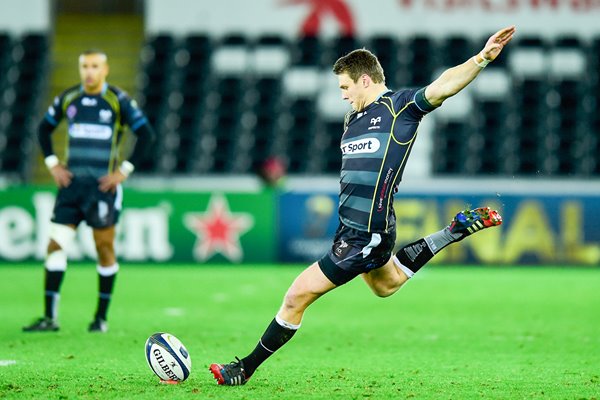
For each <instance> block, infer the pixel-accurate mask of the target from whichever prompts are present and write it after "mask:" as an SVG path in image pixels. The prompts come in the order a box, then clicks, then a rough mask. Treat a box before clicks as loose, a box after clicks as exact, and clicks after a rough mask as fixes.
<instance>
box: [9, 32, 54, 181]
mask: <svg viewBox="0 0 600 400" xmlns="http://www.w3.org/2000/svg"><path fill="white" fill-rule="evenodd" d="M47 67H48V40H47V38H46V36H45V35H41V34H33V33H31V34H24V35H23V36H20V37H12V36H11V35H9V34H6V33H0V89H1V93H2V96H1V98H0V171H1V172H2V174H5V175H9V176H12V177H14V178H18V179H26V178H27V177H28V176H29V173H30V170H29V169H30V167H31V164H32V163H31V162H29V160H30V159H31V154H34V151H33V150H34V146H35V143H36V142H35V129H36V127H37V121H38V119H39V112H40V107H43V105H42V104H41V102H40V97H42V96H40V95H39V93H40V92H43V90H41V89H42V87H43V84H44V83H45V82H44V77H45V76H46V74H47Z"/></svg>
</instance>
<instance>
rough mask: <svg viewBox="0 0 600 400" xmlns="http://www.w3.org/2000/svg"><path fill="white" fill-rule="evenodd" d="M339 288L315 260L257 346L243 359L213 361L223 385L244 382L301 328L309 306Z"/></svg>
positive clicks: (286, 299)
mask: <svg viewBox="0 0 600 400" xmlns="http://www.w3.org/2000/svg"><path fill="white" fill-rule="evenodd" d="M334 288H336V285H335V284H333V283H332V282H331V281H330V280H329V279H328V278H327V277H326V276H325V275H324V274H323V272H322V271H321V268H320V267H319V265H318V263H313V264H312V265H311V266H310V267H308V268H307V269H305V270H304V271H303V272H302V273H301V274H300V275H298V277H297V278H296V279H295V280H294V282H293V283H292V285H291V286H290V288H289V289H288V291H287V293H286V294H285V297H284V299H283V304H282V306H281V308H280V309H279V312H278V313H277V315H276V316H275V318H274V319H273V320H272V321H271V323H270V324H269V326H268V327H267V329H266V331H265V333H263V335H262V337H261V338H260V340H259V341H258V344H257V345H256V347H255V348H254V350H253V351H252V352H251V353H250V354H248V355H247V356H246V357H244V358H242V359H241V360H240V359H239V358H237V357H236V361H233V362H231V363H229V364H211V365H210V368H209V370H210V371H211V372H212V374H213V376H214V377H215V379H216V380H217V383H218V384H219V385H230V386H234V385H243V384H245V383H246V382H247V381H248V379H250V377H251V376H252V374H253V373H254V371H255V370H256V369H257V368H258V367H259V365H260V364H262V363H263V362H264V361H265V360H266V359H267V358H269V357H270V356H271V355H272V354H273V353H275V351H277V350H278V349H279V348H281V347H282V346H283V345H284V344H286V343H287V342H288V341H289V340H290V339H291V338H292V337H293V336H294V334H295V333H296V331H297V330H298V329H299V328H300V324H301V322H302V316H303V315H304V312H305V311H306V308H307V307H308V306H309V305H311V304H312V303H313V302H314V301H315V300H317V299H318V298H319V297H321V296H322V295H324V294H325V293H327V292H329V291H330V290H332V289H334Z"/></svg>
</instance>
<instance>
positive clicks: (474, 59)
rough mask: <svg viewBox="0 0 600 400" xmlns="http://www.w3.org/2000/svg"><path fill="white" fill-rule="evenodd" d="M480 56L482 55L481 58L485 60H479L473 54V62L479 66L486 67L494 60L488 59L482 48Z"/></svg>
mask: <svg viewBox="0 0 600 400" xmlns="http://www.w3.org/2000/svg"><path fill="white" fill-rule="evenodd" d="M479 57H481V59H482V60H483V61H482V62H477V56H473V62H474V63H475V65H477V66H478V67H479V68H485V67H486V66H487V65H488V64H489V63H490V62H491V61H492V60H488V59H487V58H485V57H484V56H483V50H481V52H479Z"/></svg>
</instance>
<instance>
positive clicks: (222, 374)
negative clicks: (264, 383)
mask: <svg viewBox="0 0 600 400" xmlns="http://www.w3.org/2000/svg"><path fill="white" fill-rule="evenodd" d="M235 359H236V360H237V361H233V362H231V363H229V364H211V365H210V367H209V368H208V369H209V370H210V372H212V374H213V376H214V377H215V379H216V380H217V384H218V385H227V386H239V385H243V384H245V383H246V382H248V379H250V377H249V376H248V377H247V376H246V372H245V371H244V363H243V362H242V360H240V359H239V358H237V357H236V358H235Z"/></svg>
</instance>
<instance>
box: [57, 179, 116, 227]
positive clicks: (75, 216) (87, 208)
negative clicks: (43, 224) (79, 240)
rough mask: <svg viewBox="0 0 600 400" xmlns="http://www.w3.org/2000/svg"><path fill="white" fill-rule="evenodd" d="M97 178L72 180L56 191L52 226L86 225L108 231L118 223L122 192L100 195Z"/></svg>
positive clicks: (101, 193)
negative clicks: (82, 222)
mask: <svg viewBox="0 0 600 400" xmlns="http://www.w3.org/2000/svg"><path fill="white" fill-rule="evenodd" d="M98 184H99V183H98V181H97V179H96V178H77V177H74V178H73V180H72V181H71V184H70V185H69V186H68V187H66V188H60V189H58V193H57V195H56V203H55V204H54V212H53V214H52V222H55V223H57V224H64V225H67V224H73V225H75V226H77V225H79V223H80V222H81V221H85V222H86V223H87V224H88V225H89V226H90V227H92V228H108V227H110V226H113V225H115V224H116V223H117V222H118V220H119V213H120V211H121V203H122V200H123V191H122V190H121V186H120V185H119V186H118V187H117V190H116V191H115V193H112V192H106V193H105V192H101V191H100V189H98Z"/></svg>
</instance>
